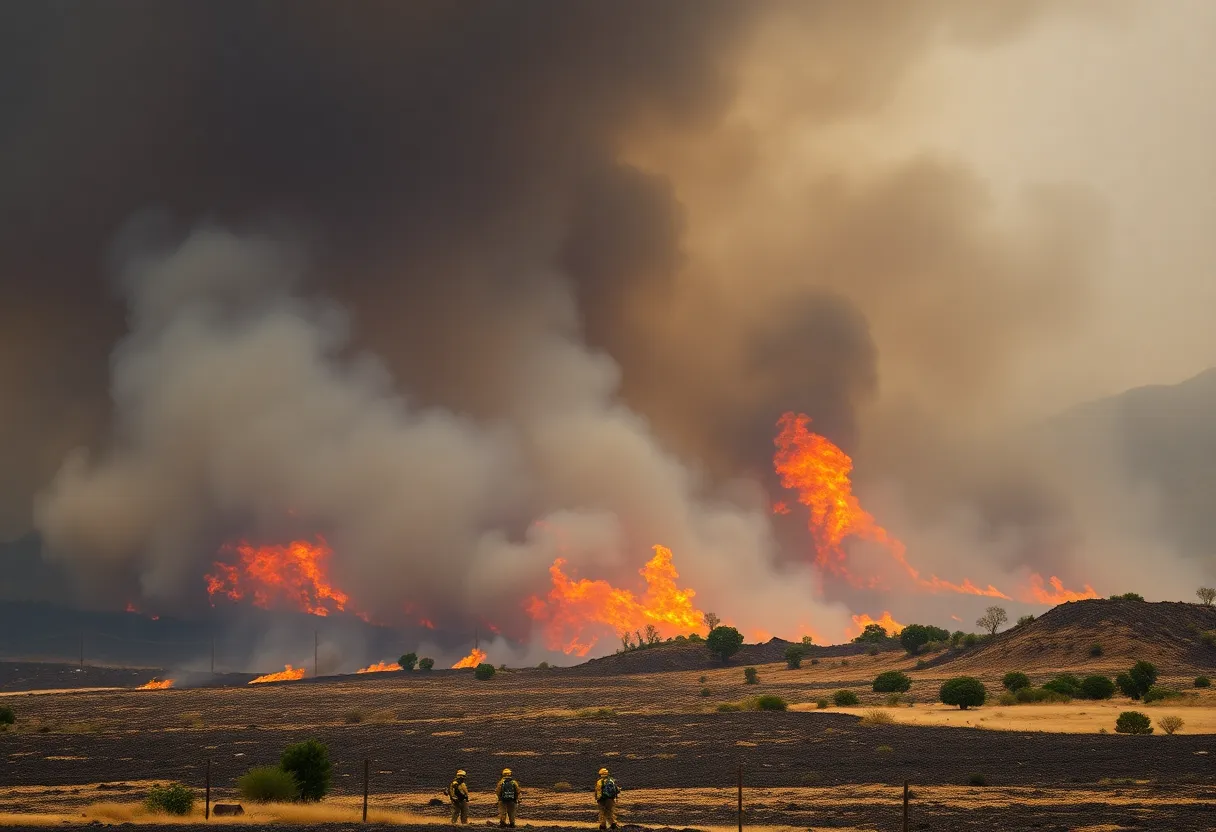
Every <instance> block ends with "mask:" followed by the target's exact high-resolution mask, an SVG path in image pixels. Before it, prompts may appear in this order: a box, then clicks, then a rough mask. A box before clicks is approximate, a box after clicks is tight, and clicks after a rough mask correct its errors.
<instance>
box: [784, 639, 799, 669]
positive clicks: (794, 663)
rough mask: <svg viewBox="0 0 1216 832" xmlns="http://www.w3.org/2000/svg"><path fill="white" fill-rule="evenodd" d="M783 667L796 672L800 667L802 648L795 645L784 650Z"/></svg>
mask: <svg viewBox="0 0 1216 832" xmlns="http://www.w3.org/2000/svg"><path fill="white" fill-rule="evenodd" d="M785 666H786V667H788V668H789V669H790V670H797V669H798V668H800V667H802V648H801V647H799V646H798V645H796V644H791V645H790V646H789V647H787V648H785Z"/></svg>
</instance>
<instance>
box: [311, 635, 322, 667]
mask: <svg viewBox="0 0 1216 832" xmlns="http://www.w3.org/2000/svg"><path fill="white" fill-rule="evenodd" d="M320 655H321V634H320V633H319V632H318V631H317V630H313V631H312V678H314V679H315V678H317V677H318V676H320V675H321V673H320V670H319V667H320V658H319V657H320Z"/></svg>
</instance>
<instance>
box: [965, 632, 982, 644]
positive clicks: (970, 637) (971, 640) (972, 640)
mask: <svg viewBox="0 0 1216 832" xmlns="http://www.w3.org/2000/svg"><path fill="white" fill-rule="evenodd" d="M979 643H980V637H979V636H977V635H976V634H975V633H967V635H965V636H963V646H964V647H974V646H975V645H977V644H979Z"/></svg>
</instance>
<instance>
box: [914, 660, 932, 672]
mask: <svg viewBox="0 0 1216 832" xmlns="http://www.w3.org/2000/svg"><path fill="white" fill-rule="evenodd" d="M928 666H929V663H928V662H927V661H925V660H924V659H917V660H916V669H917V670H922V669H923V668H926V667H928Z"/></svg>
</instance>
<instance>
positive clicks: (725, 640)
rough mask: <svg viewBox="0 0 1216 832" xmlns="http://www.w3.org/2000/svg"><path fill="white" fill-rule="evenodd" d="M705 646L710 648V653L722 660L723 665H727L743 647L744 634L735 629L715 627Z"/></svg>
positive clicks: (710, 632)
mask: <svg viewBox="0 0 1216 832" xmlns="http://www.w3.org/2000/svg"><path fill="white" fill-rule="evenodd" d="M705 646H706V647H708V648H709V652H711V653H713V654H714V655H715V656H717V657H718V658H720V659H721V660H722V664H726V662H727V660H729V659H730V657H731V656H733V655H735V654H736V653H738V652H739V648H740V647H742V646H743V633H741V632H739V631H738V630H736V629H735V628H734V627H714V628H713V629H712V630H710V631H709V637H708V638H707V639H705Z"/></svg>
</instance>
